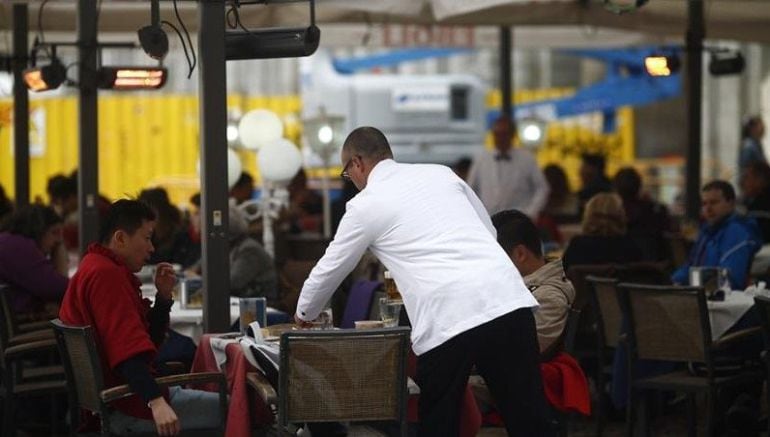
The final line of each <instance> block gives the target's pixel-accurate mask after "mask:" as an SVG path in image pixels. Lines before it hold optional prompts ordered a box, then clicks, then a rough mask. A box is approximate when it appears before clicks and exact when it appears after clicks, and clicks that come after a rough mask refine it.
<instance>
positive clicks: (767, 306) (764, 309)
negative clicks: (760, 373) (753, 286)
mask: <svg viewBox="0 0 770 437" xmlns="http://www.w3.org/2000/svg"><path fill="white" fill-rule="evenodd" d="M754 306H755V307H756V309H757V312H758V313H759V319H760V320H761V321H762V334H763V335H764V337H765V350H764V351H763V352H762V359H763V361H764V362H765V369H766V376H767V378H768V379H767V380H768V381H770V298H767V297H764V296H754ZM765 391H766V393H767V401H768V405H770V384H769V387H768V388H767V389H766V390H765ZM767 432H768V435H770V419H768V420H767Z"/></svg>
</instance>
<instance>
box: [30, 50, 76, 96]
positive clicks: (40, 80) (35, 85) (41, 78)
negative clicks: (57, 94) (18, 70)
mask: <svg viewBox="0 0 770 437" xmlns="http://www.w3.org/2000/svg"><path fill="white" fill-rule="evenodd" d="M23 74H24V83H26V84H27V88H29V90H30V91H34V92H40V91H48V90H53V89H56V88H59V86H60V85H61V84H62V83H64V81H65V80H66V79H67V74H66V69H65V68H64V65H62V63H61V62H59V60H58V59H56V58H54V59H53V61H51V63H50V64H49V65H44V66H42V67H32V68H28V69H26V70H24V73H23Z"/></svg>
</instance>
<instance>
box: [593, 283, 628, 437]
mask: <svg viewBox="0 0 770 437" xmlns="http://www.w3.org/2000/svg"><path fill="white" fill-rule="evenodd" d="M586 281H587V282H588V284H589V287H588V291H589V301H590V302H591V308H592V309H593V313H594V315H595V317H596V366H597V367H596V387H597V393H598V397H599V398H598V401H599V402H598V405H597V408H596V410H597V411H596V435H601V434H602V431H603V430H604V424H605V421H606V413H607V407H608V405H609V404H608V402H609V399H607V394H606V393H605V391H604V387H605V385H606V379H605V378H606V377H607V376H608V375H611V373H612V358H613V356H614V350H615V348H617V347H618V341H619V338H620V332H621V325H622V320H623V315H622V313H621V312H620V304H619V303H618V297H617V285H618V280H617V279H615V278H604V277H600V276H593V275H590V276H588V277H586Z"/></svg>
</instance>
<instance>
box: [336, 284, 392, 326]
mask: <svg viewBox="0 0 770 437" xmlns="http://www.w3.org/2000/svg"><path fill="white" fill-rule="evenodd" d="M381 287H382V282H380V281H366V280H362V281H356V283H355V284H353V286H352V287H350V294H348V302H347V304H346V305H345V312H344V313H343V314H342V323H341V324H340V328H342V329H349V328H353V327H354V326H355V322H356V321H357V320H366V319H367V318H368V317H369V312H370V309H371V307H372V298H373V297H374V292H375V291H376V290H377V289H378V288H381Z"/></svg>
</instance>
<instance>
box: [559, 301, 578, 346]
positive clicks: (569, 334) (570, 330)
mask: <svg viewBox="0 0 770 437" xmlns="http://www.w3.org/2000/svg"><path fill="white" fill-rule="evenodd" d="M580 313H581V311H580V310H579V309H576V308H572V307H569V308H568V309H567V323H566V324H565V325H564V333H563V334H562V339H563V341H564V352H566V353H568V354H570V355H572V354H573V353H574V352H575V337H577V331H578V324H579V323H580Z"/></svg>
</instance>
